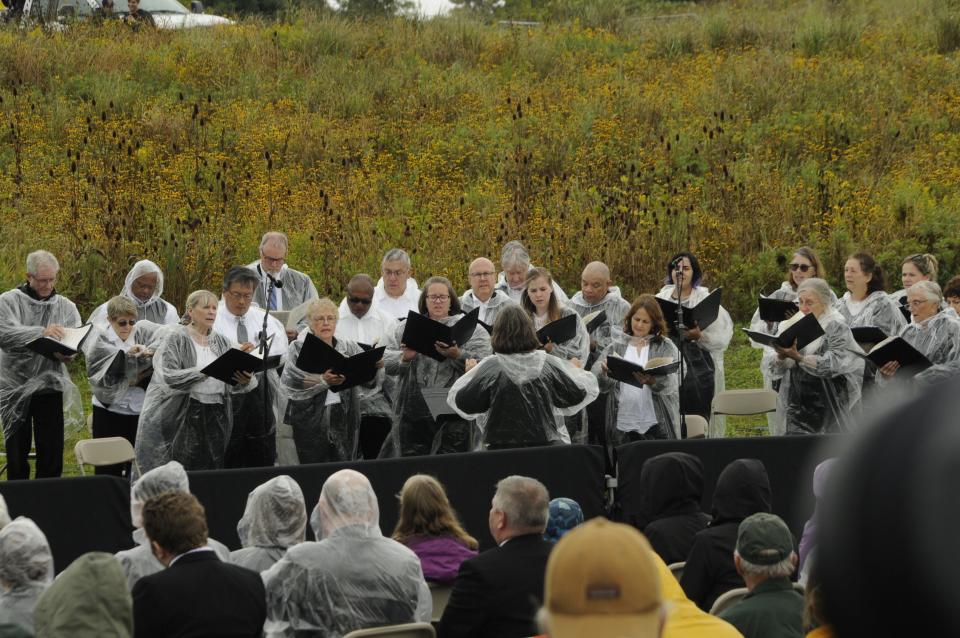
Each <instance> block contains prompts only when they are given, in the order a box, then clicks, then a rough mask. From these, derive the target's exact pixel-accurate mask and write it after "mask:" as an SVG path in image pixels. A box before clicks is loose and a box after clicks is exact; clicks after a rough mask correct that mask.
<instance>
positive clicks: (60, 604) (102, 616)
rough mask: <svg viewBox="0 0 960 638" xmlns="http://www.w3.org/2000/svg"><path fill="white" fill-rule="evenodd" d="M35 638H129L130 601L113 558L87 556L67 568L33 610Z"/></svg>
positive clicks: (130, 628)
mask: <svg viewBox="0 0 960 638" xmlns="http://www.w3.org/2000/svg"><path fill="white" fill-rule="evenodd" d="M34 618H35V620H36V628H37V635H38V636H45V637H46V638H101V637H106V636H109V637H110V638H130V636H133V600H132V598H131V596H130V590H129V589H127V581H126V579H125V578H124V576H123V569H122V568H121V567H120V563H118V562H117V559H116V558H114V556H113V555H112V554H105V553H103V552H90V553H88V554H84V555H83V556H81V557H79V558H78V559H76V560H75V561H73V562H72V563H70V566H69V567H67V568H66V569H65V570H64V571H63V572H62V573H61V574H60V575H59V576H58V577H57V579H56V580H55V581H53V584H52V585H50V587H49V588H48V589H47V590H46V591H45V592H44V593H43V595H42V596H40V600H39V601H37V607H36V609H35V610H34Z"/></svg>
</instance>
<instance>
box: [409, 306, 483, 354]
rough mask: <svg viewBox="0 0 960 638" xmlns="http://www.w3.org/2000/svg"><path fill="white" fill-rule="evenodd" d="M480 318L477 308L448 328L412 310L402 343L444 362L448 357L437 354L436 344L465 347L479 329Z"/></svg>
mask: <svg viewBox="0 0 960 638" xmlns="http://www.w3.org/2000/svg"><path fill="white" fill-rule="evenodd" d="M479 317H480V308H479V307H477V308H474V309H473V310H471V311H470V312H468V313H467V314H465V315H463V316H462V317H460V320H459V321H457V323H455V324H453V325H452V326H447V325H444V324H442V323H440V322H439V321H434V320H433V319H431V318H430V317H427V316H426V315H421V314H418V313H416V312H414V311H412V310H411V311H409V312H408V313H407V320H406V322H405V324H404V328H403V336H402V337H401V338H400V343H402V344H403V345H405V346H407V347H408V348H411V349H413V350H416V351H417V352H419V353H420V354H422V355H426V356H428V357H430V358H431V359H435V360H436V361H443V360H444V359H445V358H446V357H444V356H443V355H442V354H440V353H439V352H437V348H436V346H435V345H434V344H435V343H436V342H437V341H439V342H440V343H445V344H447V345H448V346H452V345H454V344H456V345H458V346H463V345H464V344H465V343H467V341H469V340H470V337H472V336H473V331H474V330H476V329H477V323H478V322H479Z"/></svg>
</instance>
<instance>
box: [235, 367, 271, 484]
mask: <svg viewBox="0 0 960 638" xmlns="http://www.w3.org/2000/svg"><path fill="white" fill-rule="evenodd" d="M267 374H269V373H267ZM257 376H258V379H257V381H258V382H259V383H260V384H261V385H260V386H259V387H257V388H255V389H253V390H251V391H250V392H247V393H245V394H235V395H233V430H231V432H230V442H229V443H228V444H227V455H226V460H225V462H224V465H225V467H228V468H238V467H269V466H271V465H273V464H274V461H276V460H277V439H276V425H275V424H274V417H273V407H272V405H271V401H270V398H271V397H270V396H269V392H268V396H267V401H266V417H267V418H266V420H264V418H263V417H264V400H263V398H264V397H263V385H262V384H265V383H267V380H266V379H265V378H264V377H263V374H258V375H257Z"/></svg>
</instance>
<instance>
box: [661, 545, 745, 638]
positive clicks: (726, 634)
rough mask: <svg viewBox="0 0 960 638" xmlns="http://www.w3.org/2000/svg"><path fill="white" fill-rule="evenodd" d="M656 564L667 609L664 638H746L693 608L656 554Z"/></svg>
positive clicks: (731, 627) (730, 626)
mask: <svg viewBox="0 0 960 638" xmlns="http://www.w3.org/2000/svg"><path fill="white" fill-rule="evenodd" d="M653 560H654V561H655V562H656V564H657V571H658V572H659V573H660V588H661V590H662V591H663V601H664V603H665V604H666V606H667V624H666V626H665V627H664V628H663V638H743V636H742V634H741V633H740V632H739V631H737V630H736V629H734V627H733V625H731V624H730V623H728V622H726V621H725V620H720V619H719V618H717V617H716V616H711V615H710V614H708V613H707V612H705V611H703V610H701V609H700V608H699V607H697V606H696V605H694V604H693V602H691V600H690V599H689V598H687V595H686V594H684V593H683V588H682V587H680V583H679V582H677V579H676V577H675V576H674V575H673V572H671V571H670V568H669V567H667V564H666V563H665V562H664V561H663V559H662V558H660V556H658V555H656V552H654V556H653Z"/></svg>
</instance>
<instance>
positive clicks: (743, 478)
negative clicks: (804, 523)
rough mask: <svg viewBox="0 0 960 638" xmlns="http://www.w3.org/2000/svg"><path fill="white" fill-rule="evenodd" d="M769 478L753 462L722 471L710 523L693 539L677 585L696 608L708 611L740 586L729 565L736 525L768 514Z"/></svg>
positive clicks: (760, 464) (739, 461) (742, 461)
mask: <svg viewBox="0 0 960 638" xmlns="http://www.w3.org/2000/svg"><path fill="white" fill-rule="evenodd" d="M771 498H772V496H771V492H770V479H769V478H768V477H767V468H766V467H764V465H763V462H761V461H758V460H757V459H737V460H736V461H733V462H732V463H730V464H729V465H727V467H725V468H723V471H722V472H720V476H719V477H718V478H717V485H716V488H715V489H714V491H713V508H712V509H713V512H712V514H713V520H712V521H711V522H710V526H709V527H707V528H706V529H705V530H703V531H701V532H698V533H697V535H696V536H694V537H693V547H691V548H690V554H689V555H688V556H687V560H686V563H687V564H686V565H685V566H684V568H683V576H682V577H681V579H680V584H681V585H682V586H683V591H684V592H686V594H687V596H688V597H689V598H690V600H692V601H693V602H695V603H696V604H697V606H698V607H700V609H702V610H704V611H710V608H711V607H712V606H713V603H714V602H715V601H716V600H717V598H719V597H720V595H721V594H723V593H725V592H728V591H730V590H731V589H736V588H738V587H743V586H744V585H743V578H741V577H740V575H739V574H738V573H737V570H736V568H735V567H734V564H733V550H734V547H735V546H736V542H737V529H738V527H739V525H740V522H741V521H743V519H745V518H747V517H748V516H750V515H752V514H756V513H757V512H770V503H771Z"/></svg>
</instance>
